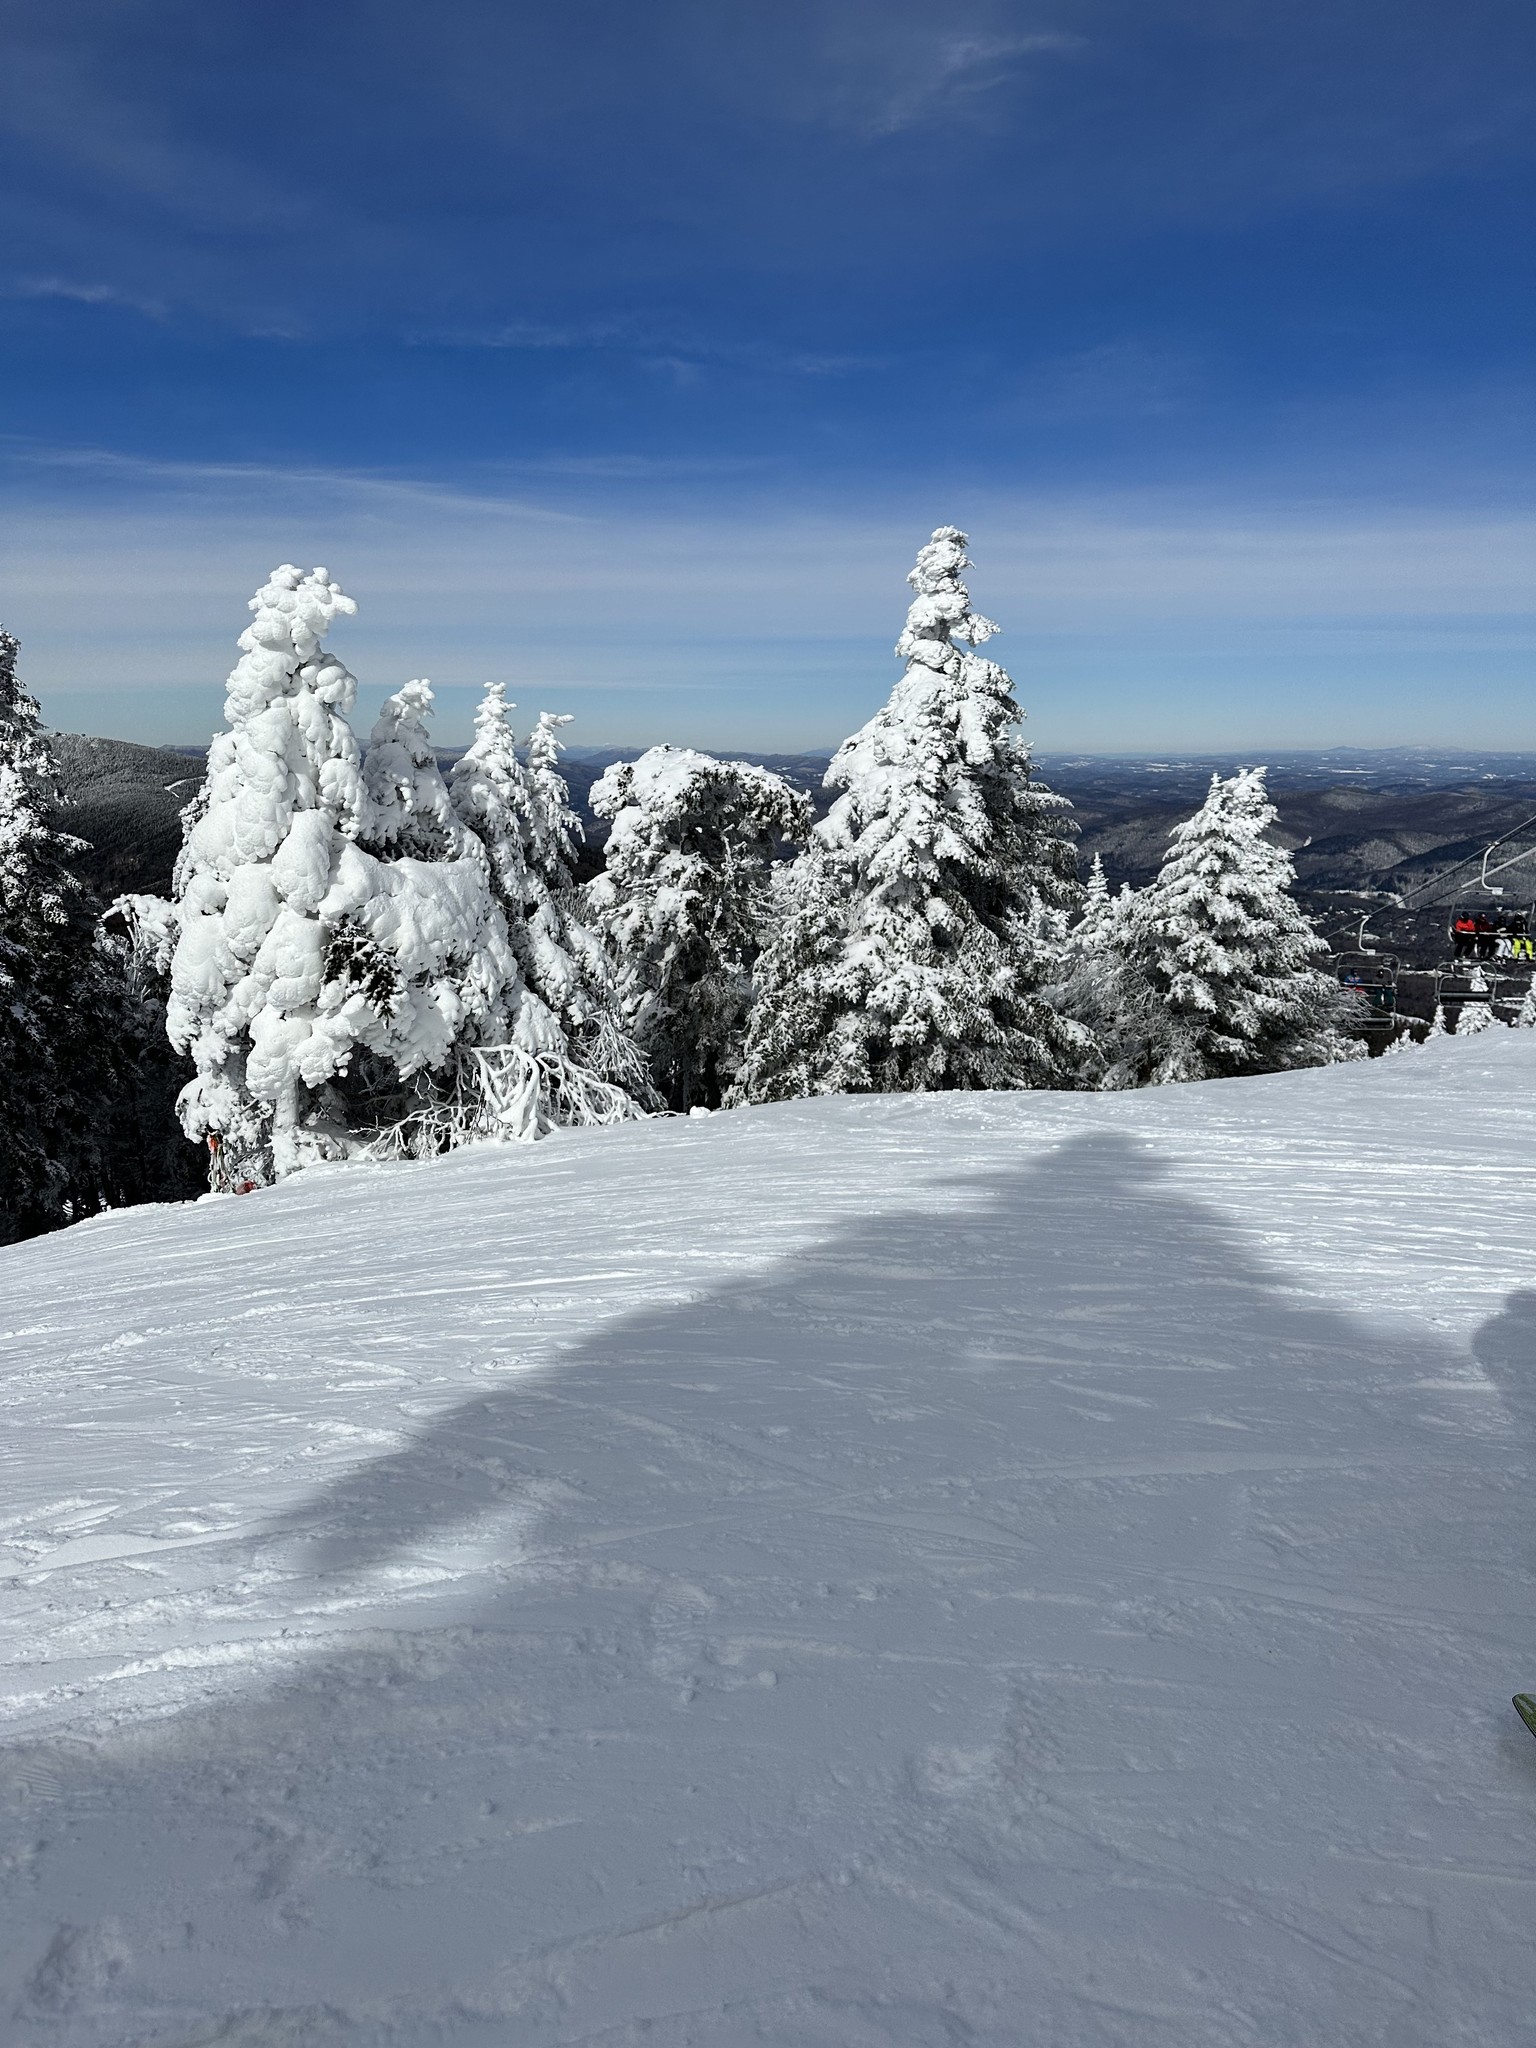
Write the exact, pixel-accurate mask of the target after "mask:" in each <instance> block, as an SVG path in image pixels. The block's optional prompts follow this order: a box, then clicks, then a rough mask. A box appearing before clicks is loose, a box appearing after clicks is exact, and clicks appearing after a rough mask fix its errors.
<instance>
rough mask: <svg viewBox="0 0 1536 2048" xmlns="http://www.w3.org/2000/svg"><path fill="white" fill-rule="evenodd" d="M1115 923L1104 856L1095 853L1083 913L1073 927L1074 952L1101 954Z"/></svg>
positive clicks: (1089, 872)
mask: <svg viewBox="0 0 1536 2048" xmlns="http://www.w3.org/2000/svg"><path fill="white" fill-rule="evenodd" d="M1114 922H1115V905H1114V899H1113V897H1112V896H1111V895H1110V893H1109V880H1108V877H1107V876H1106V875H1105V873H1104V856H1103V854H1101V853H1096V854H1095V855H1094V856H1093V862H1092V865H1091V866H1090V867H1089V869H1088V882H1087V886H1086V887H1085V889H1084V890H1083V903H1082V909H1081V911H1080V913H1079V915H1078V919H1077V922H1076V924H1074V925H1073V927H1072V950H1073V951H1074V952H1076V953H1079V954H1083V955H1086V954H1090V953H1097V952H1099V951H1100V950H1101V948H1102V947H1103V946H1104V944H1105V941H1106V940H1107V938H1108V937H1109V934H1110V931H1111V930H1112V928H1113V926H1114Z"/></svg>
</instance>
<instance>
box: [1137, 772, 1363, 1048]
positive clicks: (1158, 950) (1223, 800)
mask: <svg viewBox="0 0 1536 2048" xmlns="http://www.w3.org/2000/svg"><path fill="white" fill-rule="evenodd" d="M1275 815H1276V813H1275V808H1274V806H1273V804H1271V802H1270V801H1269V796H1268V792H1267V790H1266V788H1265V782H1264V770H1263V769H1262V768H1256V769H1250V770H1248V771H1246V772H1244V773H1241V774H1238V775H1235V776H1233V777H1232V778H1231V779H1230V780H1227V781H1224V780H1223V779H1222V778H1221V777H1220V776H1219V775H1218V776H1213V777H1212V778H1211V788H1210V793H1209V795H1208V796H1207V798H1206V800H1205V803H1204V804H1203V805H1202V806H1201V808H1200V810H1199V811H1198V812H1196V814H1195V816H1194V817H1193V818H1190V819H1188V820H1187V821H1186V822H1185V823H1184V824H1182V825H1179V826H1176V827H1175V828H1174V831H1173V833H1172V835H1171V837H1172V844H1171V846H1170V848H1169V851H1168V853H1167V855H1166V857H1165V858H1164V861H1163V865H1162V868H1161V870H1160V872H1159V874H1158V876H1157V879H1156V881H1155V882H1153V883H1152V884H1151V885H1150V886H1149V887H1147V888H1146V889H1143V890H1140V891H1139V892H1137V894H1136V895H1135V897H1134V898H1133V899H1132V900H1131V902H1130V903H1129V904H1128V905H1127V910H1126V915H1125V916H1124V918H1123V919H1122V920H1121V921H1120V923H1119V928H1118V933H1117V941H1116V943H1117V950H1118V953H1119V979H1120V987H1121V989H1122V990H1123V992H1124V1007H1125V1010H1126V1012H1127V1014H1128V1015H1130V1016H1131V1017H1132V1019H1133V1020H1134V1022H1135V1023H1137V1024H1138V1025H1144V1026H1145V1029H1144V1032H1143V1033H1142V1034H1141V1042H1140V1043H1139V1045H1138V1044H1135V1043H1134V1042H1133V1044H1132V1046H1131V1049H1130V1053H1129V1057H1128V1058H1126V1059H1125V1060H1124V1061H1123V1063H1122V1066H1121V1068H1120V1071H1119V1072H1118V1074H1117V1075H1116V1076H1115V1077H1114V1081H1113V1082H1112V1085H1120V1086H1127V1085H1131V1086H1134V1085H1141V1084H1144V1083H1147V1082H1153V1083H1159V1082H1167V1081H1200V1080H1208V1079H1213V1078H1216V1077H1219V1076H1223V1075H1231V1074H1261V1073H1273V1072H1277V1071H1279V1070H1281V1069H1284V1068H1290V1067H1306V1066H1319V1065H1324V1064H1326V1063H1328V1062H1330V1061H1333V1060H1339V1059H1348V1058H1358V1057H1360V1055H1361V1053H1362V1052H1363V1050H1364V1048H1363V1047H1361V1046H1360V1045H1359V1044H1358V1043H1357V1042H1356V1041H1353V1040H1350V1039H1348V1038H1346V1037H1345V1036H1344V1033H1343V1027H1344V1025H1345V1024H1346V1023H1347V1022H1348V1020H1349V1018H1350V1017H1351V1015H1352V1014H1354V1009H1355V1005H1354V1003H1353V1001H1352V999H1351V998H1350V996H1349V995H1348V994H1347V993H1346V992H1345V991H1344V990H1342V989H1341V988H1340V987H1339V985H1338V983H1337V982H1336V981H1335V980H1334V979H1333V977H1332V976H1331V975H1328V974H1325V973H1323V972H1321V971H1320V970H1319V969H1318V968H1317V967H1316V966H1314V965H1313V962H1314V961H1315V960H1316V958H1317V956H1318V955H1319V954H1320V953H1322V952H1323V951H1324V950H1325V948H1324V942H1323V941H1322V940H1321V939H1320V938H1319V937H1318V935H1317V933H1316V932H1315V931H1314V930H1313V928H1312V926H1311V925H1310V924H1309V923H1308V921H1307V919H1306V917H1305V916H1304V915H1303V913H1302V911H1301V909H1300V907H1299V906H1298V905H1297V903H1296V901H1295V899H1294V898H1293V897H1292V895H1291V894H1290V885H1291V883H1292V881H1293V880H1294V878H1295V871H1294V869H1293V868H1292V866H1291V861H1290V856H1289V855H1288V854H1287V853H1286V852H1285V851H1284V850H1283V849H1282V848H1280V847H1278V846H1274V845H1272V844H1271V843H1270V842H1269V841H1268V840H1267V839H1266V838H1265V836H1264V834H1265V833H1266V831H1267V830H1268V828H1269V827H1270V826H1271V825H1272V824H1273V823H1274V820H1275ZM1144 992H1150V995H1151V996H1152V998H1153V999H1154V1000H1153V1002H1152V1004H1151V1006H1150V1008H1148V1007H1147V1005H1146V1003H1145V997H1144ZM1132 1035H1133V1040H1134V1036H1135V1034H1134V1033H1133V1034H1132Z"/></svg>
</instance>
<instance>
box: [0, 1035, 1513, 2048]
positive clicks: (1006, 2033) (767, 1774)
mask: <svg viewBox="0 0 1536 2048" xmlns="http://www.w3.org/2000/svg"><path fill="white" fill-rule="evenodd" d="M1533 1083H1536V1035H1533V1034H1530V1033H1523V1032H1489V1033H1485V1034H1483V1035H1482V1036H1481V1037H1479V1038H1477V1039H1476V1040H1475V1041H1471V1042H1459V1041H1458V1040H1457V1039H1454V1038H1448V1039H1438V1040H1436V1041H1434V1042H1433V1043H1431V1044H1430V1045H1429V1046H1428V1047H1426V1048H1424V1049H1423V1050H1421V1051H1416V1052H1413V1053H1411V1054H1408V1055H1405V1056H1404V1057H1402V1058H1399V1059H1393V1060H1391V1061H1387V1062H1382V1061H1373V1062H1371V1063H1370V1064H1369V1065H1360V1066H1350V1067H1335V1068H1324V1069H1317V1070H1314V1071H1308V1072H1301V1073H1293V1074H1284V1075H1275V1076H1270V1077H1267V1078H1262V1079H1256V1080H1248V1081H1229V1082H1220V1083H1212V1084H1205V1085H1200V1086H1190V1087H1182V1088H1163V1089H1155V1090H1149V1091H1144V1092H1141V1093H1137V1094H1131V1095H1123V1096H1069V1095H1051V1094H1025V1095H986V1094H976V1095H950V1096H915V1097H904V1098H891V1097H873V1098H861V1099H844V1100H836V1099H828V1100H821V1101H817V1102H814V1103H805V1102H802V1103H784V1104H778V1105H773V1106H770V1107H766V1108H761V1109H752V1110H740V1111H735V1112H732V1113H730V1114H727V1115H721V1116H714V1117H707V1118H699V1119H679V1120H676V1121H673V1122H668V1123H665V1124H652V1125H647V1126H641V1125H626V1126H620V1127H617V1128H614V1129H611V1130H600V1131H573V1132H561V1133H557V1134H556V1136H555V1137H554V1138H552V1139H551V1140H550V1141H549V1142H548V1143H547V1144H545V1145H542V1146H540V1147H538V1148H536V1149H535V1150H533V1151H532V1152H524V1151H522V1150H518V1151H517V1152H511V1151H507V1150H501V1149H494V1148H493V1149H485V1150H480V1151H469V1152H465V1153H461V1154H458V1155H456V1156H453V1157H451V1158H447V1159H443V1160H439V1161H434V1162H430V1163H422V1164H407V1165H398V1166H374V1167H367V1166H363V1167H358V1166H352V1167H320V1168H316V1169H314V1170H312V1171H310V1172H307V1173H304V1174H301V1175H299V1176H297V1177H296V1178H295V1179H293V1180H291V1181H289V1182H287V1183H285V1184H283V1185H281V1186H278V1187H274V1188H270V1189H264V1190H262V1191H260V1192H258V1193H256V1194H253V1195H250V1196H248V1197H245V1198H243V1199H240V1200H234V1199H222V1200H219V1199H210V1200H208V1201H205V1202H203V1203H201V1204H199V1205H197V1206H196V1207H193V1208H180V1209H172V1208H163V1209H139V1210H130V1211H119V1212H116V1213H112V1214H108V1215H104V1216H101V1217H98V1218H95V1219H93V1220H92V1221H91V1222H89V1223H86V1224H82V1225H80V1226H77V1227H76V1228H74V1229H71V1230H68V1231H64V1232H61V1233H58V1234H56V1235H54V1236H51V1237H45V1238H41V1239H38V1240H36V1241H34V1242H31V1243H28V1244H24V1245H21V1246H18V1247H14V1248H11V1249H9V1250H7V1251H5V1252H4V1253H3V1254H0V1264H3V1276H4V1289H3V1294H0V1302H3V1307H0V1322H3V1324H4V1327H5V1346H4V1353H3V1356H4V1369H3V1377H0V1398H3V1401H4V1415H5V1423H6V1430H5V1437H4V1444H5V1455H6V1461H7V1462H6V1474H5V1485H4V1489H3V1493H0V1649H3V1654H4V1660H5V1665H4V1669H5V1676H4V1684H3V1697H0V1714H3V1717H4V1718H3V1724H0V1729H3V1739H4V1752H3V1754H4V1770H3V1773H0V1801H3V1829H0V2012H4V2013H6V2014H7V2015H8V2018H7V2020H6V2022H5V2025H4V2027H3V2028H0V2034H3V2038H4V2040H5V2042H6V2044H7V2048H32V2044H42V2043H47V2044H48V2048H61V2044H62V2048H150V2044H154V2048H171V2044H186V2043H189V2042H192V2041H212V2040H219V2041H225V2042H230V2043H251V2044H254V2043H258V2042H259V2043H262V2044H272V2043H279V2042H282V2043H294V2044H298V2043H302V2044H305V2048H310V2044H325V2043H333V2042H334V2043H342V2044H348V2048H355V2044H385V2043H388V2044H390V2048H399V2044H409V2048H417V2044H420V2048H426V2044H427V2043H433V2044H441V2043H449V2044H453V2048H469V2044H475V2048H481V2044H484V2048H492V2044H494V2048H507V2044H511V2043H514V2042H515V2043H517V2044H519V2048H524V2044H546V2043H548V2044H556V2043H561V2044H564V2043H570V2044H574V2043H577V2042H596V2041H602V2042H611V2043H615V2044H617V2043H629V2042H638V2041H640V2040H642V2039H643V2040H644V2041H645V2042H647V2043H648V2044H652V2048H681V2044H698V2048H736V2044H742V2048H744V2044H746V2043H748V2042H751V2043H762V2042H771V2043H781V2044H785V2048H788V2044H795V2048H803V2044H817V2048H822V2044H824V2048H848V2044H853V2048H865V2044H868V2048H874V2044H885V2043H900V2044H913V2048H940V2044H950V2043H956V2042H966V2043H970V2044H986V2048H1017V2044H1019V2043H1021V2042H1023V2041H1030V2042H1039V2043H1041V2044H1046V2043H1049V2044H1050V2048H1216V2044H1221V2048H1227V2044H1231V2048H1239V2044H1242V2048H1249V2044H1255V2043H1280V2042H1287V2043H1296V2044H1309V2048H1310V2044H1318V2048H1322V2044H1327V2048H1367V2044H1372V2048H1374V2044H1384V2043H1387V2042H1391V2043H1392V2044H1393V2048H1446V2044H1452V2043H1465V2044H1469V2048H1470V2044H1473V2043H1476V2044H1479V2048H1486V2044H1501V2048H1502V2044H1509V2048H1514V2044H1515V2043H1517V2042H1520V2043H1523V2042H1525V2041H1528V2040H1529V2039H1530V2038H1531V2036H1532V2031H1533V2026H1532V2022H1533V2016H1536V1945H1533V1944H1532V1943H1531V1941H1530V1902H1531V1899H1532V1896H1533V1889H1532V1888H1533V1886H1536V1837H1533V1833H1532V1827H1531V1816H1532V1808H1533V1803H1536V1744H1533V1743H1532V1742H1531V1739H1530V1737H1529V1735H1528V1734H1527V1733H1526V1732H1525V1731H1524V1730H1523V1729H1522V1728H1521V1726H1520V1724H1519V1722H1518V1721H1517V1720H1516V1718H1515V1716H1514V1714H1513V1712H1512V1710H1511V1709H1510V1706H1509V1695H1510V1694H1511V1693H1512V1692H1514V1691H1516V1690H1518V1689H1522V1688H1525V1689H1529V1688H1531V1687H1532V1685H1533V1682H1536V1641H1533V1636H1532V1629H1531V1623H1530V1578H1529V1569H1530V1543H1529V1503H1530V1500H1531V1487H1532V1478H1533V1466H1536V1456H1533V1436H1536V1291H1533V1287H1532V1271H1531V1260H1530V1247H1531V1244H1532V1241H1533V1226H1536V1175H1533V1173H1532V1168H1531V1160H1532V1156H1533V1151H1536V1145H1533V1140H1536V1115H1533V1111H1532V1108H1531V1104H1532V1100H1533Z"/></svg>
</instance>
